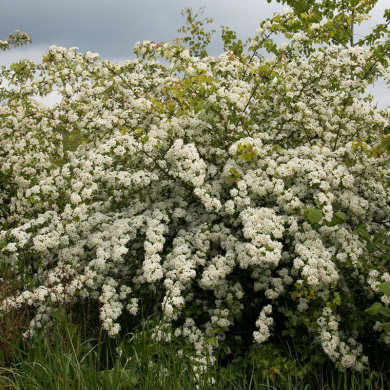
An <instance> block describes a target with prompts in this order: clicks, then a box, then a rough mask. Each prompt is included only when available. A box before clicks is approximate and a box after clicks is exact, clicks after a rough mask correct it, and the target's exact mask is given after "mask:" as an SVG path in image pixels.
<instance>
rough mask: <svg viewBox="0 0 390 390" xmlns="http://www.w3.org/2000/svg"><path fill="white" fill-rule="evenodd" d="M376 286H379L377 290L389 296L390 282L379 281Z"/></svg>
mask: <svg viewBox="0 0 390 390" xmlns="http://www.w3.org/2000/svg"><path fill="white" fill-rule="evenodd" d="M378 287H379V291H381V292H383V294H385V295H387V296H388V297H390V282H384V283H381V284H380V285H379V286H378Z"/></svg>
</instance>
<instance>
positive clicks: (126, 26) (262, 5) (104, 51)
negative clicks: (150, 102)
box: [0, 0, 390, 105]
mask: <svg viewBox="0 0 390 390" xmlns="http://www.w3.org/2000/svg"><path fill="white" fill-rule="evenodd" d="M201 6H206V9H205V12H204V14H203V16H202V17H209V18H214V19H215V22H214V24H213V27H214V28H216V29H217V30H218V28H219V27H220V26H221V25H225V26H229V27H230V28H232V29H234V30H236V31H237V35H238V36H239V38H241V39H242V40H245V39H246V38H247V37H249V36H254V32H255V29H256V28H257V27H258V25H259V23H260V22H261V21H262V20H264V19H266V18H268V17H272V14H273V13H274V12H280V11H281V10H282V9H283V8H284V6H282V5H281V4H278V3H276V2H275V1H274V2H272V3H271V4H268V3H267V1H266V0H229V1H226V0H186V1H185V2H183V1H182V0H165V1H161V2H160V1H158V0H137V1H136V0H93V1H92V0H66V1H64V0H34V1H31V0H12V1H11V0H8V1H7V5H6V6H5V7H4V6H3V8H2V12H1V13H0V39H5V38H6V37H7V36H8V34H9V33H10V32H13V31H15V30H16V29H18V30H21V31H24V32H27V33H28V34H30V35H31V37H32V39H33V44H32V45H29V46H28V47H22V48H17V49H13V50H11V51H8V52H0V64H10V63H12V62H14V61H16V60H18V59H20V58H26V57H27V58H30V59H32V60H34V61H40V59H41V58H42V54H43V52H44V51H46V50H47V48H48V47H49V46H50V45H52V44H55V45H57V46H64V47H72V46H77V47H79V48H80V51H81V52H85V51H88V50H89V51H92V52H98V53H99V54H100V56H101V57H102V58H104V59H110V60H112V61H124V60H125V59H128V58H133V57H134V55H133V46H134V43H135V42H137V41H143V40H151V41H157V42H160V41H171V40H172V39H173V38H175V37H178V36H180V34H179V33H177V32H176V29H177V28H179V27H181V26H182V25H183V24H184V19H183V18H182V16H181V15H180V11H181V10H182V9H183V8H185V7H191V8H192V9H193V10H194V11H197V10H199V8H200V7H201ZM386 7H389V3H388V0H379V2H378V4H377V5H376V7H375V8H374V10H373V12H372V18H371V20H370V21H367V22H364V23H363V24H362V25H361V26H360V27H358V28H357V29H356V33H358V34H362V35H364V34H367V33H368V32H369V30H370V27H371V26H373V25H376V24H378V23H380V22H381V21H382V15H383V11H384V9H385V8H386ZM207 27H208V26H207ZM210 28H211V27H210ZM216 35H217V34H216ZM221 52H222V41H221V39H220V38H218V36H215V37H214V38H213V41H212V43H211V45H210V48H209V53H210V54H212V55H218V54H220V53H221ZM376 91H377V92H376ZM373 92H374V95H375V96H377V95H378V100H379V104H380V105H386V104H387V102H390V93H389V91H388V90H387V89H386V88H385V85H384V83H383V82H382V83H379V89H378V88H375V89H374V91H373ZM386 101H387V102H386Z"/></svg>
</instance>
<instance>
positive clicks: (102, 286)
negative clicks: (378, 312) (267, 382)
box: [0, 13, 390, 371]
mask: <svg viewBox="0 0 390 390" xmlns="http://www.w3.org/2000/svg"><path fill="white" fill-rule="evenodd" d="M293 19H294V15H292V14H290V13H285V14H283V15H278V16H277V17H275V19H274V20H273V21H266V22H264V23H262V24H261V27H260V28H259V29H258V30H257V35H256V37H255V38H254V39H253V40H251V42H250V45H249V53H245V52H242V54H240V55H239V56H236V55H235V54H234V53H233V52H232V51H229V50H227V51H226V52H225V53H223V54H221V55H220V56H218V57H212V56H205V57H204V58H199V57H194V56H191V54H190V52H189V51H188V50H187V49H186V48H185V47H184V46H182V45H181V44H180V41H178V42H177V43H176V44H171V43H160V44H157V43H154V42H149V41H145V42H142V43H137V44H136V45H135V48H134V51H135V54H136V55H137V59H135V60H132V61H130V60H129V61H126V62H125V63H123V64H121V65H120V64H111V63H109V62H108V61H102V60H101V59H100V58H99V57H98V55H97V54H93V53H90V52H87V53H86V54H80V53H78V52H77V50H76V48H71V49H68V50H67V49H65V48H62V47H56V46H52V47H50V48H49V51H48V53H47V55H46V56H45V57H44V58H43V61H42V64H34V63H32V62H30V61H22V62H20V63H19V64H14V65H12V66H11V68H10V69H6V68H5V67H3V69H2V77H4V78H6V79H7V80H8V83H9V85H8V87H7V88H2V89H1V97H2V99H5V98H6V99H8V100H7V101H8V103H7V105H5V106H3V107H0V134H1V137H0V151H1V154H0V172H1V182H0V183H1V184H0V185H1V195H0V196H1V198H0V207H1V209H0V223H1V232H0V247H1V252H0V253H1V257H0V261H1V263H0V265H1V267H3V268H4V269H7V270H8V272H13V273H14V275H15V278H16V279H17V280H18V281H19V282H20V291H19V292H18V293H17V294H15V295H13V296H7V297H5V296H3V297H0V298H1V304H0V315H2V316H4V315H7V310H9V308H15V307H20V306H29V307H31V308H32V310H33V312H34V318H33V319H32V321H31V327H30V330H29V332H27V333H26V336H28V334H29V333H31V332H34V331H35V330H36V329H38V328H41V327H43V326H44V325H45V324H47V323H48V322H50V318H51V314H52V310H53V307H55V306H56V305H59V304H62V303H67V302H77V301H85V300H92V301H98V302H99V304H100V319H101V322H102V326H103V328H104V329H105V330H106V331H107V332H108V334H109V335H110V336H112V337H114V336H116V335H117V334H118V333H119V332H120V329H121V321H122V320H121V318H122V315H123V313H124V311H128V312H129V313H130V314H131V315H134V316H136V315H138V314H139V311H140V305H142V302H143V299H145V298H146V297H149V298H150V299H157V298H156V297H161V299H160V300H159V301H158V302H156V303H157V304H158V305H159V310H160V318H161V322H160V323H159V324H158V326H157V327H156V330H155V333H154V334H155V338H156V340H160V341H161V342H170V341H172V340H185V341H186V343H187V345H188V351H186V353H190V354H191V356H192V358H193V361H194V366H195V367H197V369H199V370H200V371H202V369H203V368H205V367H206V366H207V364H210V363H213V361H214V359H215V357H214V352H215V351H216V350H217V349H218V348H225V350H226V351H229V350H231V349H232V348H234V346H235V345H237V344H239V343H240V340H239V338H238V339H237V337H234V334H233V331H232V330H233V329H234V327H235V326H237V324H240V323H241V324H242V323H245V324H246V326H247V327H248V328H250V327H252V328H251V329H252V332H253V342H255V343H258V344H261V343H266V342H267V340H269V338H270V337H271V336H272V335H284V336H291V335H293V334H294V332H298V334H300V335H302V340H301V341H300V342H301V343H302V345H304V344H305V342H307V340H308V337H306V336H309V337H310V338H311V341H312V342H314V343H316V344H317V345H320V346H321V348H322V351H323V353H324V354H325V355H326V356H328V357H329V359H330V360H331V361H333V362H334V363H335V364H336V365H337V366H338V367H339V368H340V369H346V368H352V369H355V370H362V369H363V368H364V365H366V364H367V362H368V358H367V356H366V355H365V344H364V343H365V340H366V339H368V335H369V339H370V340H371V341H370V342H372V340H374V341H375V343H380V342H382V341H381V340H383V341H384V343H383V344H381V348H385V346H386V344H389V340H390V332H386V329H387V328H386V326H383V324H382V323H380V324H379V326H378V324H377V322H375V320H376V318H374V317H373V319H372V318H371V317H370V316H369V315H366V314H365V313H364V310H366V309H367V308H368V307H369V306H370V305H371V304H372V303H373V302H374V301H376V300H378V299H382V303H383V305H384V306H385V307H387V306H388V305H389V303H390V300H389V298H388V297H387V296H386V295H385V294H383V293H382V292H381V291H380V289H379V288H378V285H379V284H380V283H383V282H389V281H390V274H389V272H388V263H387V262H386V261H388V260H386V259H387V258H386V257H385V256H384V252H383V247H381V246H380V245H379V244H378V243H379V241H378V242H375V244H374V246H372V245H371V246H368V245H367V238H366V236H367V235H368V237H369V238H368V239H369V240H371V237H372V236H373V235H375V234H377V233H380V232H381V237H383V238H386V237H388V236H387V234H388V230H389V225H388V216H389V214H390V189H389V179H390V171H389V167H390V163H389V159H388V154H387V151H386V150H385V148H384V147H383V146H382V144H383V141H384V139H385V138H386V135H387V133H388V126H389V111H388V109H385V110H381V109H379V108H377V107H375V106H373V105H372V104H371V100H370V98H367V97H365V98H364V97H362V96H363V94H364V92H365V89H366V86H367V84H368V82H370V81H372V80H374V79H375V78H377V77H379V76H383V77H388V76H389V74H390V73H389V70H388V68H387V67H386V66H384V65H382V64H381V63H380V62H378V61H375V60H374V59H373V54H372V52H371V51H370V50H369V49H364V48H362V47H343V46H330V47H324V48H321V49H316V50H314V49H313V50H312V52H311V51H309V53H308V55H307V56H305V55H303V53H305V52H307V49H308V48H309V47H312V46H310V45H312V44H313V36H314V35H313V34H316V31H317V29H318V26H315V27H314V28H313V29H312V30H310V29H309V30H308V32H306V33H296V34H294V35H292V36H291V41H290V43H288V44H282V45H280V46H276V45H275V44H271V43H270V40H269V33H270V32H271V31H273V30H275V29H278V28H281V27H283V23H289V21H291V20H293ZM311 34H312V35H311ZM229 36H230V37H231V35H229ZM264 47H266V48H268V49H269V50H270V51H271V52H275V54H274V55H272V56H271V57H270V58H269V59H265V58H263V57H262V56H261V55H260V54H258V53H259V50H260V49H262V48H264ZM158 58H162V59H164V60H165V62H164V63H162V62H159V61H158ZM54 90H56V91H58V93H59V94H60V95H61V96H62V100H61V102H60V103H59V104H56V105H54V107H52V108H48V107H46V106H44V105H42V104H41V103H39V102H38V101H37V100H36V99H35V96H36V95H40V96H46V95H48V94H49V93H51V92H52V91H54ZM66 132H70V134H71V136H74V137H78V138H79V139H81V142H80V145H79V146H78V147H77V148H76V149H75V150H73V149H71V150H67V151H66V152H65V153H64V152H63V150H62V143H61V139H62V135H61V134H63V133H66ZM370 242H371V241H370ZM381 245H385V244H384V243H383V242H382V241H381ZM283 318H284V319H283ZM122 325H123V323H122ZM388 330H390V329H388ZM375 332H376V333H375ZM303 335H306V336H305V337H303ZM305 340H306V341H305ZM378 345H379V344H378ZM180 353H182V351H181V352H180Z"/></svg>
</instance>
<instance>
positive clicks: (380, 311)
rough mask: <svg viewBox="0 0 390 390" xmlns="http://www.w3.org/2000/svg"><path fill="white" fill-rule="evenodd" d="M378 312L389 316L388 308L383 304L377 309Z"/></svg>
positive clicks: (389, 310)
mask: <svg viewBox="0 0 390 390" xmlns="http://www.w3.org/2000/svg"><path fill="white" fill-rule="evenodd" d="M379 314H382V315H383V316H385V317H390V309H389V308H388V307H386V306H383V307H381V308H380V309H379Z"/></svg>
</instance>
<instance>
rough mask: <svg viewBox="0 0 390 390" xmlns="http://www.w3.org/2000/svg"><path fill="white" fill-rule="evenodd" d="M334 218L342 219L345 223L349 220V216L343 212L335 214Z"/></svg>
mask: <svg viewBox="0 0 390 390" xmlns="http://www.w3.org/2000/svg"><path fill="white" fill-rule="evenodd" d="M334 216H335V217H336V218H338V219H341V220H342V221H343V222H345V221H346V220H347V216H346V215H345V213H343V212H342V211H338V212H337V213H335V214H334Z"/></svg>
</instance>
